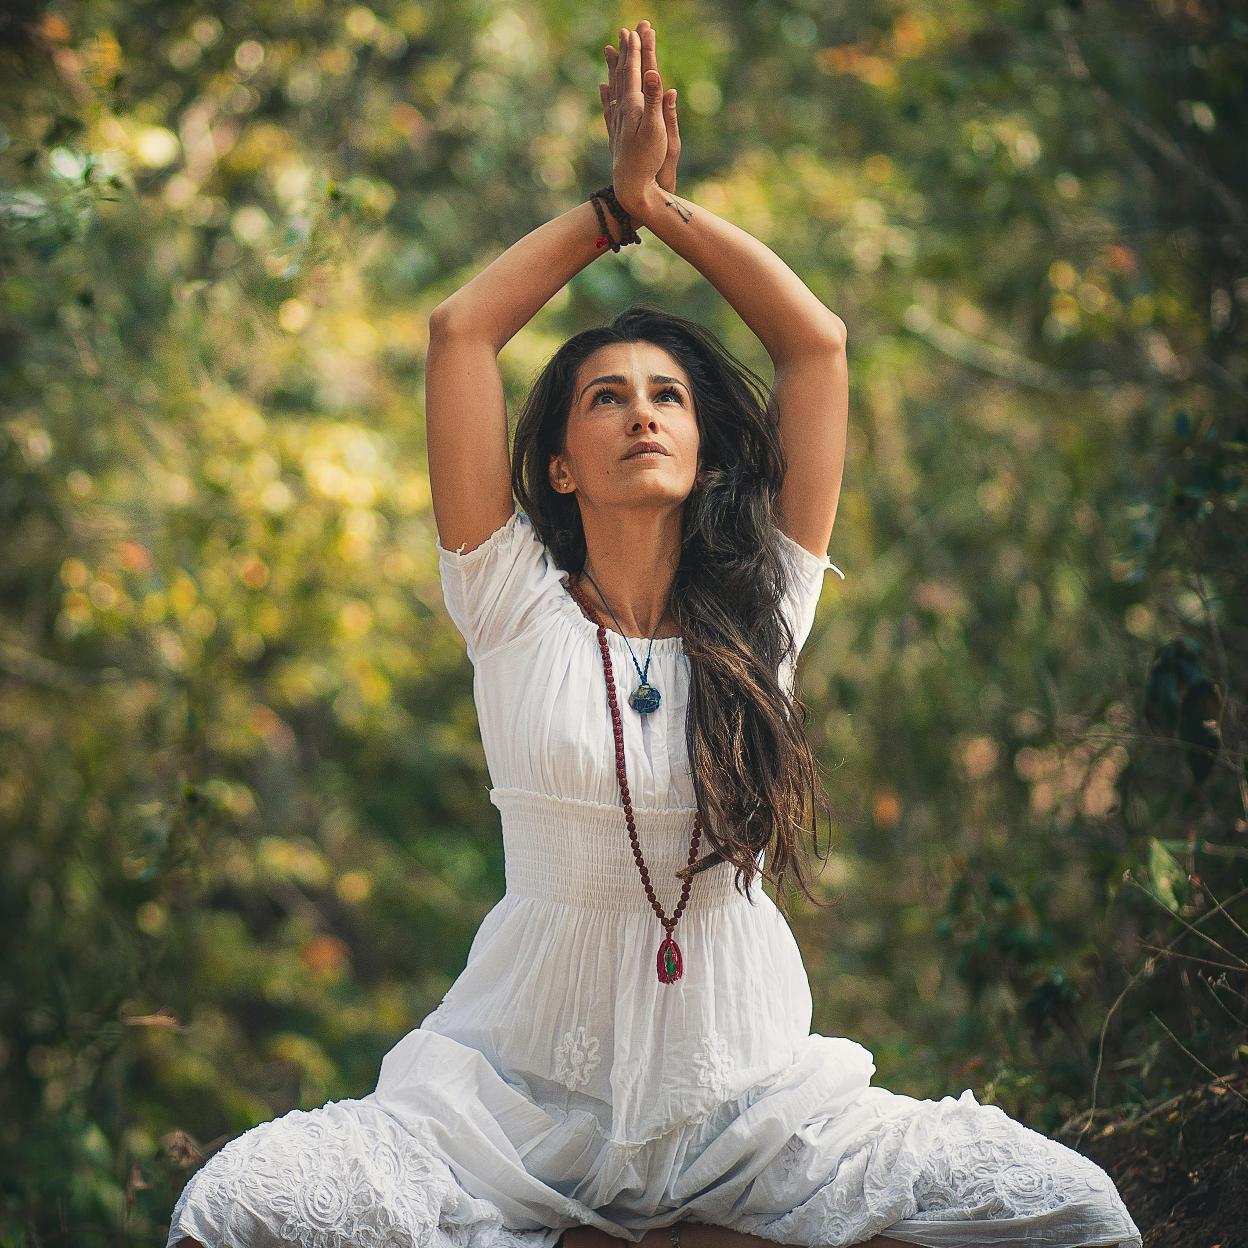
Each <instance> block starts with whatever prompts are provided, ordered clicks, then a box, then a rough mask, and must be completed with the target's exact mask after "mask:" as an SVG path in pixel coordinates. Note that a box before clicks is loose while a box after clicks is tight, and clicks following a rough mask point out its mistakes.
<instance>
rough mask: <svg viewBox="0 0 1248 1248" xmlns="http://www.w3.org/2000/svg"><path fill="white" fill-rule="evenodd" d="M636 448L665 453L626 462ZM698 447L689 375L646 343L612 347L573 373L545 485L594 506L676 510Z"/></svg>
mask: <svg viewBox="0 0 1248 1248" xmlns="http://www.w3.org/2000/svg"><path fill="white" fill-rule="evenodd" d="M641 442H657V443H658V444H659V445H660V446H661V447H663V449H664V450H665V451H666V452H667V454H666V455H639V456H636V457H628V456H629V452H630V451H632V450H634V449H635V448H636V447H637V445H638V443H641ZM700 447H701V435H700V433H699V431H698V422H697V419H696V417H695V409H694V403H693V393H692V390H691V388H690V385H689V375H688V374H687V373H686V372H685V370H684V368H682V367H681V365H680V363H679V362H678V361H677V360H676V358H675V356H673V355H672V354H671V353H670V352H668V351H665V350H664V349H663V348H662V347H659V346H655V344H654V343H651V342H626V343H624V342H615V343H611V344H609V345H608V346H605V347H599V348H598V350H597V351H595V352H594V353H593V354H592V355H590V356H589V357H587V358H586V360H585V361H584V363H582V365H581V367H580V369H579V370H578V372H577V379H576V384H575V386H574V388H573V393H572V405H571V407H570V408H569V412H568V427H567V436H566V444H565V450H564V452H563V454H561V455H558V456H556V457H555V458H554V459H553V460H552V461H551V470H550V472H551V484H552V485H553V486H554V488H555V489H556V490H557V491H558V492H559V493H561V494H570V493H572V492H573V491H574V490H575V491H576V492H577V493H579V494H580V495H581V496H582V501H583V502H591V503H593V504H595V505H597V506H602V507H610V506H613V505H621V506H631V507H635V506H637V505H638V504H640V503H644V502H646V501H653V502H659V503H662V502H669V503H682V502H684V500H685V499H686V498H688V497H689V494H690V492H691V491H692V490H693V483H694V479H695V478H696V476H697V474H698V467H699V463H700V458H699V450H700Z"/></svg>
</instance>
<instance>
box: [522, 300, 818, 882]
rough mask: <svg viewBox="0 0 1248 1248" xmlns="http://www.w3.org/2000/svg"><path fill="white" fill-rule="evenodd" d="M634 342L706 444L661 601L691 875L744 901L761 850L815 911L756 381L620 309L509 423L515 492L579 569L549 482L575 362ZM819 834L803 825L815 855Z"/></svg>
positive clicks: (807, 757)
mask: <svg viewBox="0 0 1248 1248" xmlns="http://www.w3.org/2000/svg"><path fill="white" fill-rule="evenodd" d="M638 341H644V342H650V343H653V344H655V345H656V346H659V347H662V348H663V349H664V350H666V351H669V352H671V354H672V355H673V356H674V357H675V358H676V359H678V360H679V361H680V363H681V364H682V365H683V366H684V368H685V371H686V373H687V374H688V376H689V380H690V383H691V386H692V389H693V396H694V406H695V411H696V419H697V423H698V430H699V433H700V435H701V459H702V466H701V470H700V472H699V474H698V477H697V481H696V483H695V485H694V488H693V490H692V491H691V492H690V494H689V497H688V499H687V500H686V503H685V512H684V538H683V544H682V548H681V554H680V562H679V566H678V568H677V571H676V578H675V582H674V584H673V586H672V599H671V609H672V613H673V615H674V616H675V617H676V620H677V622H678V623H679V625H680V631H681V636H682V637H683V638H684V651H685V654H686V655H687V656H688V659H689V663H690V690H689V707H688V711H687V712H686V719H685V741H686V744H687V747H688V750H689V759H690V766H691V771H692V777H693V787H694V793H695V796H696V799H697V805H698V809H699V810H700V811H701V812H702V826H703V836H704V838H705V841H706V843H708V844H709V846H710V849H711V852H710V853H709V854H705V855H704V856H703V858H701V859H699V861H698V863H697V864H696V866H695V872H696V871H697V870H705V869H706V868H707V867H710V866H714V865H715V864H716V863H719V862H723V861H729V862H732V863H734V864H735V865H736V867H737V871H736V875H735V887H736V889H737V891H738V893H740V892H741V885H742V881H743V880H744V883H745V896H746V898H747V899H750V900H752V898H751V895H750V885H751V883H752V882H753V880H754V878H755V876H756V875H757V874H758V871H759V866H758V861H757V857H756V855H757V854H758V851H759V850H760V849H766V850H767V854H766V859H765V863H764V866H763V868H762V874H763V877H764V879H770V880H771V881H772V883H773V884H774V885H775V889H776V896H777V899H778V900H779V903H780V905H781V907H783V906H784V903H785V897H784V895H783V893H782V887H783V883H784V880H785V877H786V875H787V873H788V872H789V871H790V870H791V871H792V872H793V874H794V876H795V878H796V880H797V883H798V885H799V886H800V888H801V889H802V891H803V892H804V893H805V895H806V896H807V897H808V898H809V899H810V900H811V901H812V902H813V903H814V904H815V905H824V904H826V903H824V902H821V901H820V899H819V898H818V897H817V896H815V895H814V893H812V892H811V889H810V886H809V882H808V880H807V878H806V875H805V872H804V870H803V866H802V860H801V857H800V856H799V855H798V853H797V852H796V842H797V833H798V830H799V828H800V829H802V830H806V828H807V825H806V823H805V816H806V812H807V810H808V809H811V810H812V814H813V809H814V808H819V807H821V808H823V809H825V810H827V809H829V808H828V805H827V801H826V798H825V796H824V794H823V791H822V786H821V784H820V778H819V767H818V764H817V762H816V760H815V758H814V755H813V754H812V752H811V749H810V745H809V743H808V742H807V740H806V735H805V730H804V729H805V723H806V719H807V715H808V708H807V707H806V706H805V704H804V703H803V702H802V701H801V700H800V699H799V698H797V697H790V695H789V694H788V692H787V691H786V690H785V689H784V688H783V687H782V685H781V683H780V679H779V667H780V664H781V663H782V661H783V660H784V659H785V658H788V657H791V656H792V654H793V647H794V638H793V635H792V632H791V630H790V629H789V627H788V624H787V622H786V620H785V618H784V615H783V614H782V613H781V612H780V610H779V605H780V602H781V600H782V597H783V595H784V593H785V590H786V588H787V585H786V569H785V563H784V557H783V555H782V554H781V552H780V550H779V548H778V546H779V543H778V539H777V538H776V537H775V536H774V533H773V528H772V526H773V524H774V519H773V517H774V511H775V504H776V500H777V498H778V496H779V493H780V485H781V482H782V481H783V480H784V472H785V461H784V454H783V447H782V443H781V441H780V436H779V428H778V426H777V423H776V420H775V416H774V410H773V407H772V405H771V402H770V390H769V387H768V386H767V384H766V382H764V381H763V379H762V378H761V377H759V376H758V374H757V373H755V372H754V371H753V370H752V369H750V368H749V367H748V366H746V365H745V364H743V363H741V362H740V361H739V360H737V359H736V358H735V357H734V356H733V355H732V354H731V353H730V352H729V351H728V350H727V349H726V348H725V347H723V346H722V345H721V344H720V342H719V341H718V339H717V338H716V337H715V335H714V334H712V333H711V332H710V331H709V330H708V329H706V328H704V327H703V326H701V325H699V324H697V323H696V322H695V321H690V320H686V319H685V318H683V317H679V316H674V315H672V314H671V313H668V312H664V311H662V310H661V309H659V308H654V307H649V306H646V305H635V306H633V307H630V308H628V309H626V310H625V311H623V312H621V313H620V314H619V315H618V316H617V317H616V318H615V320H614V321H612V323H611V324H610V325H607V326H602V327H600V328H595V329H587V330H584V331H583V332H581V333H579V334H576V335H575V336H574V337H572V338H570V339H569V340H568V341H567V342H566V343H564V344H563V346H562V347H560V348H559V350H558V351H556V352H555V354H554V355H553V356H552V357H551V359H550V361H549V362H548V363H547V364H546V365H545V366H544V367H543V368H542V370H541V372H540V373H539V375H538V377H537V380H536V381H535V382H534V384H533V387H532V389H531V390H530V392H529V395H528V397H527V398H526V400H525V402H524V404H523V407H522V408H521V411H520V415H519V418H518V420H517V424H516V435H515V448H514V452H513V455H512V466H511V474H512V489H513V492H514V493H515V496H516V499H517V501H518V503H519V505H520V506H521V507H522V508H523V509H524V510H525V511H526V512H527V513H528V515H529V517H530V519H531V520H532V521H533V527H534V530H535V531H536V533H537V535H538V536H539V537H540V538H541V540H542V541H543V543H544V544H545V546H546V548H547V549H548V550H549V552H550V554H551V556H552V558H553V559H554V562H555V564H556V566H558V567H560V568H563V569H566V570H568V571H573V572H575V571H579V570H580V569H581V568H582V567H583V566H584V563H585V556H586V549H585V531H584V528H583V527H582V524H581V514H580V506H579V504H578V503H577V501H576V499H575V497H574V495H573V494H561V493H559V492H558V491H557V490H556V489H554V487H553V486H552V485H551V483H550V474H549V470H550V461H551V459H552V458H553V457H554V456H555V455H558V454H560V453H563V452H564V451H565V450H566V446H565V439H566V436H567V427H568V417H569V414H570V412H571V408H572V403H573V399H574V391H575V384H576V379H577V370H578V369H579V368H580V366H581V364H582V363H583V362H584V361H585V359H586V358H587V357H588V356H589V355H590V354H592V353H593V352H594V351H596V350H597V349H598V348H599V347H603V346H606V345H607V344H609V343H627V342H638ZM808 799H809V800H808ZM817 826H818V824H817V819H812V822H811V824H810V825H809V830H810V832H811V840H812V844H813V846H814V849H815V853H816V854H818V837H817V834H816V829H817Z"/></svg>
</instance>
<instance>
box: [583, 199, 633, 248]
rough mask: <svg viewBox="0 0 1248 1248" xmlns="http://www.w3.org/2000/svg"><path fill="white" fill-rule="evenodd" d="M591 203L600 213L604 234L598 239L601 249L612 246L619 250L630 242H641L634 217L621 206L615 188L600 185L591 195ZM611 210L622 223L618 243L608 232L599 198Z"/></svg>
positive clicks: (601, 227)
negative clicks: (613, 241)
mask: <svg viewBox="0 0 1248 1248" xmlns="http://www.w3.org/2000/svg"><path fill="white" fill-rule="evenodd" d="M589 199H590V203H592V204H593V205H594V211H595V212H596V213H597V214H598V228H599V229H600V230H601V231H602V234H601V235H600V237H599V238H598V240H597V245H598V247H599V248H600V249H601V248H603V247H606V246H610V248H611V250H612V251H616V252H618V251H619V250H620V248H621V247H627V246H628V245H629V244H630V243H639V242H641V236H640V235H639V234H638V233H637V231H636V230H635V229H633V219H632V217H630V216H629V215H628V213H627V212H626V211H625V210H624V209H623V208H622V207H621V206H620V201H619V200H618V199H616V197H615V190H614V188H613V187H611V186H610V185H607V186H603V187H600V188H599V189H598V190H596V191H594V192H593V193H592V194H591V195H590V197H589ZM600 199H601V200H602V201H603V203H605V204H606V205H607V207H608V208H609V209H610V210H611V215H612V216H613V217H614V218H615V219H616V220H617V221H618V222H619V223H620V229H621V235H620V241H619V242H618V243H612V242H611V238H610V235H609V234H608V233H607V219H606V217H604V216H603V213H602V205H601V204H599V202H598V201H599V200H600Z"/></svg>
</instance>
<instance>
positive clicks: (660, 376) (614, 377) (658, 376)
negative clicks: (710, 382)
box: [576, 373, 689, 402]
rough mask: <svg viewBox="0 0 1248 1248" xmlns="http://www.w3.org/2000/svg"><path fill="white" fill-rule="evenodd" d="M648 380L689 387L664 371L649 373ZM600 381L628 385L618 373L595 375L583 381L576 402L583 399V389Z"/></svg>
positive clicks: (626, 380)
mask: <svg viewBox="0 0 1248 1248" xmlns="http://www.w3.org/2000/svg"><path fill="white" fill-rule="evenodd" d="M650 380H651V381H669V382H675V383H676V385H678V386H680V388H681V389H682V390H688V389H689V387H688V386H686V385H685V383H684V382H683V381H681V380H680V378H679V377H668V376H667V375H666V374H664V373H651V374H650ZM600 381H613V382H615V384H616V385H617V386H626V385H628V378H627V377H623V376H621V375H620V374H619V373H607V374H605V375H604V376H602V377H595V378H594V379H593V381H587V382H586V383H585V387H584V389H583V390H582V391H581V392H580V394H578V395H577V396H576V397H577V402H580V400H581V399H583V398H584V397H585V391H586V390H588V389H589V388H590V386H596V385H597V384H598V383H599V382H600Z"/></svg>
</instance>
